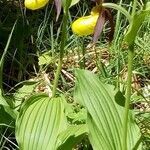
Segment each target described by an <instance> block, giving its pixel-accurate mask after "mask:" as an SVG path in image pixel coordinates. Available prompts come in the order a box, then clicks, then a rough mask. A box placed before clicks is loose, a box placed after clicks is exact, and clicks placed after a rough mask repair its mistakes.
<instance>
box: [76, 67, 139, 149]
mask: <svg viewBox="0 0 150 150" xmlns="http://www.w3.org/2000/svg"><path fill="white" fill-rule="evenodd" d="M76 78H77V81H76V89H75V100H77V101H79V102H80V103H81V104H82V105H84V106H85V107H86V108H87V111H88V120H87V125H88V129H89V140H90V142H91V144H92V147H93V149H94V150H104V149H105V150H121V149H122V147H121V142H122V127H123V114H124V107H122V106H120V105H118V104H117V103H116V102H115V98H114V97H115V91H114V89H113V86H110V85H106V84H104V83H102V82H101V81H100V79H99V78H98V77H97V76H96V75H94V74H93V73H91V72H89V71H85V70H77V71H76ZM128 127H129V128H128V140H127V142H128V143H127V144H128V150H132V148H133V147H134V146H135V144H136V142H137V141H138V139H139V138H140V136H141V135H140V131H139V128H138V126H137V125H136V124H135V122H134V119H133V115H132V113H131V112H130V114H129V124H128Z"/></svg>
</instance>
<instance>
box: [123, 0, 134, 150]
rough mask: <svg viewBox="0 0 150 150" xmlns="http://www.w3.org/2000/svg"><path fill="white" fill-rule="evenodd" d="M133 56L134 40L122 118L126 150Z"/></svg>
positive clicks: (130, 48)
mask: <svg viewBox="0 0 150 150" xmlns="http://www.w3.org/2000/svg"><path fill="white" fill-rule="evenodd" d="M136 6H137V0H134V2H133V7H132V14H131V17H132V19H133V17H134V15H135V13H136ZM133 57H134V41H133V42H132V43H130V45H129V51H128V77H127V90H126V102H125V111H124V120H123V139H122V140H123V141H122V149H123V150H127V137H128V121H129V118H128V116H129V106H130V98H131V90H132V69H133Z"/></svg>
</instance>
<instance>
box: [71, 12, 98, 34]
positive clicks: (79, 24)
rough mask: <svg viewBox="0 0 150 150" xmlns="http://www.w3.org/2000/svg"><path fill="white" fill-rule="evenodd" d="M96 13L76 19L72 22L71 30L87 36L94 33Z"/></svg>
mask: <svg viewBox="0 0 150 150" xmlns="http://www.w3.org/2000/svg"><path fill="white" fill-rule="evenodd" d="M97 19H98V15H94V16H92V15H90V16H85V17H81V18H79V19H77V20H76V21H74V22H73V24H72V31H73V32H74V33H75V34H77V35H79V36H87V35H91V34H93V33H94V28H95V25H96V22H97Z"/></svg>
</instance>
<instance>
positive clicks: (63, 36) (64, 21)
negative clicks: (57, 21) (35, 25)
mask: <svg viewBox="0 0 150 150" xmlns="http://www.w3.org/2000/svg"><path fill="white" fill-rule="evenodd" d="M66 3H67V2H66ZM68 6H69V5H68V4H66V10H65V11H64V14H63V19H62V33H61V45H60V54H59V61H58V66H57V70H56V73H55V79H54V85H53V91H52V97H55V95H56V90H57V86H58V80H59V76H60V73H61V69H62V64H63V56H64V49H65V43H66V37H67V19H68V8H69V7H68Z"/></svg>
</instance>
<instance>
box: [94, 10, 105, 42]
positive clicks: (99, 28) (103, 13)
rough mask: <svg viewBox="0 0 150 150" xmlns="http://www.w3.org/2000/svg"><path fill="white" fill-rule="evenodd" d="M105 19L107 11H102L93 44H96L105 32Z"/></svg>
mask: <svg viewBox="0 0 150 150" xmlns="http://www.w3.org/2000/svg"><path fill="white" fill-rule="evenodd" d="M105 17H106V13H105V10H103V9H102V11H101V13H100V15H99V17H98V19H97V23H96V26H95V29H94V36H93V43H96V42H97V40H98V38H99V36H100V34H101V33H102V31H103V27H104V24H105Z"/></svg>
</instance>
